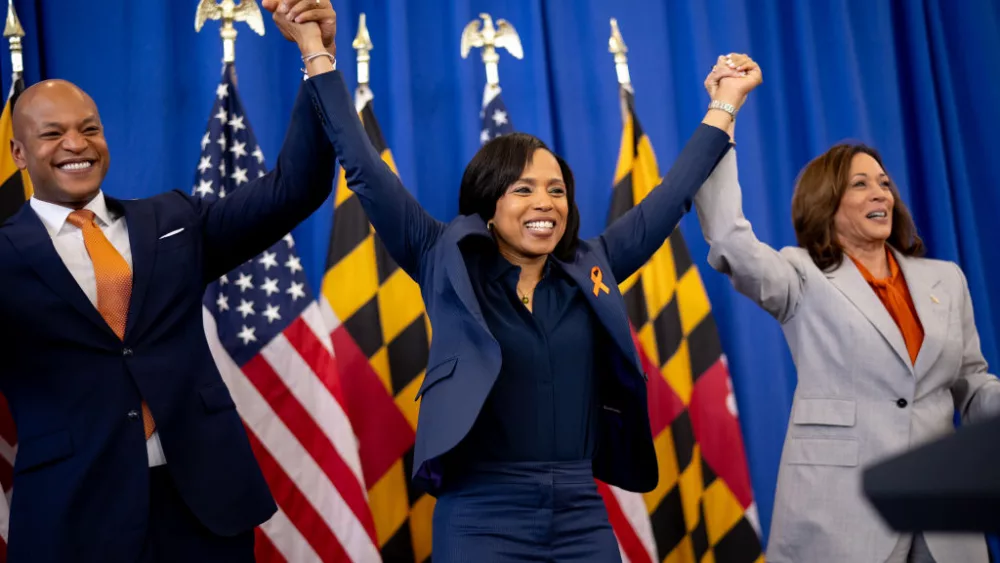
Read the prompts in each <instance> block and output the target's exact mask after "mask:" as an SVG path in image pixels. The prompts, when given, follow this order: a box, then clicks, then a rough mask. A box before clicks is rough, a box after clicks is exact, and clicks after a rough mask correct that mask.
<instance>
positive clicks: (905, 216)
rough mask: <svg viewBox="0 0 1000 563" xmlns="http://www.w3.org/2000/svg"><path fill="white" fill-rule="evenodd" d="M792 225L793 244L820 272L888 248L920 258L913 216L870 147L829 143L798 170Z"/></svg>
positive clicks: (921, 250) (920, 247)
mask: <svg viewBox="0 0 1000 563" xmlns="http://www.w3.org/2000/svg"><path fill="white" fill-rule="evenodd" d="M792 224H793V225H794V226H795V238H796V239H797V240H798V243H799V246H800V247H802V248H804V249H806V250H808V251H809V256H810V257H811V258H812V259H813V262H814V263H815V264H816V265H817V266H819V268H820V269H821V270H824V271H830V270H832V269H833V268H836V267H838V266H840V264H841V263H843V258H844V253H845V251H846V252H847V253H849V254H850V255H851V256H859V255H863V254H865V253H866V251H867V254H872V251H875V253H876V254H877V251H879V250H881V249H882V248H883V247H884V245H886V244H889V245H890V246H892V247H893V248H894V249H896V250H897V251H898V252H900V253H902V254H904V255H906V256H922V255H923V253H924V245H923V241H922V240H921V239H920V236H919V235H917V227H916V225H915V224H914V223H913V217H912V216H911V215H910V211H909V210H908V209H907V208H906V204H905V203H904V202H903V201H902V200H901V199H900V197H899V191H898V190H897V189H896V185H895V184H894V183H893V182H892V180H891V179H890V178H889V175H888V174H887V173H886V171H885V167H884V165H883V164H882V157H881V156H880V155H879V153H878V151H876V150H875V149H874V148H872V147H869V146H867V145H864V144H859V143H841V144H837V145H834V146H833V147H831V148H830V149H829V150H827V151H826V152H825V153H823V154H821V155H820V156H818V157H816V158H814V159H813V160H812V161H810V162H809V164H807V165H806V166H805V168H803V169H802V173H801V174H800V175H799V179H798V181H797V182H796V185H795V193H794V194H793V195H792Z"/></svg>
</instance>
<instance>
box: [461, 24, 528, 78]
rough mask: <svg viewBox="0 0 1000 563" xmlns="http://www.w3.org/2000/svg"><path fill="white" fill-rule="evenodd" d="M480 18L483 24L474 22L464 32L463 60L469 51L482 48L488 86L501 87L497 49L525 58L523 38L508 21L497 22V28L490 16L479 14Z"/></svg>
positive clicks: (517, 57) (515, 56)
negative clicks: (522, 45) (522, 44)
mask: <svg viewBox="0 0 1000 563" xmlns="http://www.w3.org/2000/svg"><path fill="white" fill-rule="evenodd" d="M479 17H480V19H482V23H480V21H479V20H478V19H476V20H472V21H471V22H469V23H468V25H466V26H465V29H464V30H463V31H462V43H461V52H462V58H463V59H464V58H466V57H468V56H469V51H470V50H471V49H472V48H473V47H479V48H482V50H483V63H484V64H485V65H486V84H488V85H490V86H499V85H500V73H499V71H498V70H497V66H498V63H499V62H500V55H499V54H498V53H497V49H498V48H501V49H507V51H508V52H509V53H510V54H511V55H513V57H514V58H516V59H521V58H524V50H523V49H522V47H521V38H520V37H519V36H518V35H517V31H516V30H515V29H514V26H512V25H511V24H510V22H508V21H507V20H504V19H499V20H497V23H496V27H494V26H493V18H492V17H490V15H489V14H479Z"/></svg>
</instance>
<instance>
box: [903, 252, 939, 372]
mask: <svg viewBox="0 0 1000 563" xmlns="http://www.w3.org/2000/svg"><path fill="white" fill-rule="evenodd" d="M893 253H894V254H895V256H896V262H897V263H898V264H899V269H900V271H901V272H902V273H903V279H904V280H906V287H907V289H909V291H910V299H912V300H913V306H914V307H915V308H916V310H917V318H919V319H920V325H921V326H922V327H923V329H924V341H923V343H922V344H921V345H920V351H919V352H917V361H916V363H915V365H914V366H913V369H914V371H915V372H916V373H917V374H918V375H919V374H921V373H924V372H925V371H927V369H928V368H930V367H931V366H932V365H933V364H934V360H936V359H937V357H938V356H939V355H941V351H942V350H943V349H944V342H945V340H946V339H947V338H948V311H949V310H950V308H951V304H950V302H949V301H950V299H949V295H948V294H946V293H943V292H941V291H936V287H937V286H938V285H939V284H940V282H941V278H940V277H938V276H937V275H936V272H934V271H932V270H931V269H930V268H927V267H924V264H926V263H925V262H921V261H918V260H914V259H912V258H909V257H908V256H903V255H902V254H900V253H899V252H897V251H896V250H895V249H893Z"/></svg>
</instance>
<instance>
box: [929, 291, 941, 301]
mask: <svg viewBox="0 0 1000 563" xmlns="http://www.w3.org/2000/svg"><path fill="white" fill-rule="evenodd" d="M931 301H933V302H935V303H941V302H940V301H938V298H937V297H935V296H934V294H933V293H932V294H931Z"/></svg>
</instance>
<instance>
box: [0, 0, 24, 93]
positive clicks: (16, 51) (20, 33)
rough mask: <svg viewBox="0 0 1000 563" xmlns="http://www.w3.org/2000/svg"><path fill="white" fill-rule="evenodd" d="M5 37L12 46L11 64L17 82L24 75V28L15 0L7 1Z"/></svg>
mask: <svg viewBox="0 0 1000 563" xmlns="http://www.w3.org/2000/svg"><path fill="white" fill-rule="evenodd" d="M3 36H4V37H6V38H7V42H8V43H9V44H10V62H11V66H12V67H13V69H14V72H13V76H14V82H17V81H18V80H20V79H21V75H22V73H24V57H23V56H22V46H21V38H22V37H24V28H23V27H21V20H19V19H18V17H17V11H16V10H14V0H7V23H6V25H4V28H3Z"/></svg>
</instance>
